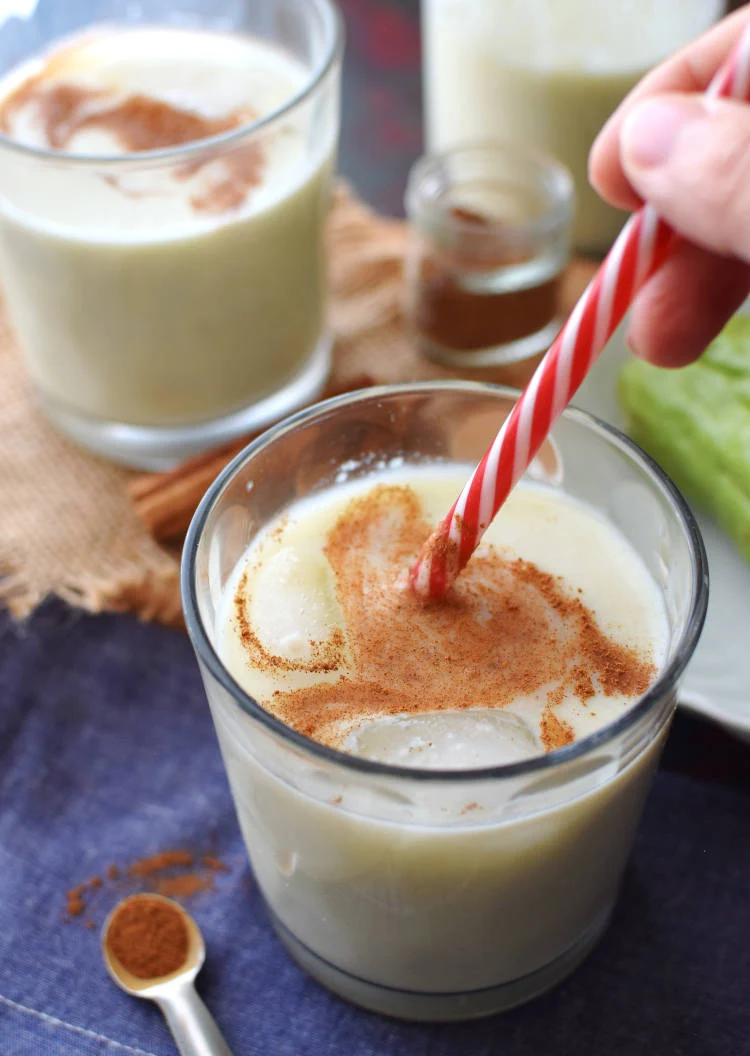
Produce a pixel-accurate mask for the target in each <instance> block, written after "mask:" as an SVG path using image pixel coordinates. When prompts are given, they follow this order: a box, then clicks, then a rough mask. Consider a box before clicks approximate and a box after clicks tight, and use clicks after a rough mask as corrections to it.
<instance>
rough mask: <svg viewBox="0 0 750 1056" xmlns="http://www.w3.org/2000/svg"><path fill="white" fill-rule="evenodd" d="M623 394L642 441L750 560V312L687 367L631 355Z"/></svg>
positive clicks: (631, 422)
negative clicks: (660, 364) (668, 366)
mask: <svg viewBox="0 0 750 1056" xmlns="http://www.w3.org/2000/svg"><path fill="white" fill-rule="evenodd" d="M619 397H620V403H621V405H622V408H623V411H624V412H625V418H626V422H627V429H628V432H629V433H630V435H631V436H632V437H633V439H634V440H635V441H636V443H638V444H640V445H641V447H643V448H644V449H645V450H646V451H648V453H649V454H650V455H652V457H653V458H655V459H656V461H657V462H659V463H660V465H661V466H663V467H664V469H665V470H666V471H667V473H669V475H670V476H671V477H672V479H673V480H674V481H675V483H676V484H677V486H678V487H679V488H681V489H682V490H683V491H684V492H685V494H686V495H687V496H688V497H689V498H691V499H693V500H694V501H695V502H696V503H697V504H699V505H701V506H703V507H704V508H705V509H706V510H708V511H709V512H711V513H712V514H713V515H714V517H715V518H716V520H717V521H718V522H719V524H720V525H721V526H722V528H723V529H724V530H725V531H726V532H727V533H728V534H729V535H730V536H731V537H732V539H733V540H734V541H735V543H736V544H737V546H738V547H739V548H740V550H741V551H742V554H743V555H744V557H745V558H746V559H747V560H748V561H750V317H746V316H735V318H734V319H732V320H731V321H730V323H729V324H728V325H727V326H726V327H725V329H724V330H723V331H722V333H721V334H720V335H719V337H717V338H716V340H715V341H714V342H713V343H712V344H711V345H709V347H708V349H707V350H706V352H705V353H704V354H703V356H701V358H700V359H699V360H698V361H697V362H696V363H693V364H691V366H689V367H684V368H682V369H681V370H663V369H661V368H659V367H652V366H650V364H648V363H644V362H643V361H642V360H638V359H633V360H631V361H630V362H628V363H627V365H626V366H625V368H624V370H623V371H622V373H621V375H620V382H619Z"/></svg>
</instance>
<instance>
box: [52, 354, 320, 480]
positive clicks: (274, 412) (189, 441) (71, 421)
mask: <svg viewBox="0 0 750 1056" xmlns="http://www.w3.org/2000/svg"><path fill="white" fill-rule="evenodd" d="M331 346H332V340H331V337H330V335H329V334H324V335H323V337H322V338H321V340H320V341H319V342H318V345H317V347H316V349H315V351H314V353H313V355H312V356H311V357H310V360H309V362H308V363H307V364H306V365H305V368H304V370H302V372H301V373H300V374H298V375H297V376H296V377H294V378H293V379H292V380H291V381H290V382H289V383H288V384H287V385H285V386H284V388H283V389H280V390H278V391H276V392H274V393H273V394H272V395H271V396H267V397H265V399H262V400H259V401H258V402H257V403H254V404H252V405H251V406H249V407H243V408H242V410H240V411H235V412H234V413H233V414H229V415H227V416H226V417H224V418H218V419H213V420H211V421H208V422H197V423H195V424H194V425H172V426H163V427H162V426H160V427H152V426H141V425H125V424H121V423H118V422H107V421H103V420H101V419H96V418H87V417H84V416H83V415H80V414H78V413H76V412H74V411H70V410H69V409H68V408H65V407H62V406H61V405H60V404H58V403H55V402H54V401H52V400H49V399H47V398H46V397H45V396H44V394H43V393H42V394H41V396H40V400H41V407H42V410H43V412H44V414H45V415H46V416H47V418H49V419H50V421H51V422H52V424H53V425H55V426H56V427H57V428H58V429H59V430H60V432H61V433H64V434H65V435H66V436H68V437H69V438H70V439H71V440H73V441H74V442H75V443H76V444H78V445H79V447H83V448H86V449H87V450H88V451H91V452H93V453H94V454H95V455H101V456H102V457H104V458H107V459H109V460H110V461H111V462H118V463H120V464H121V465H124V466H129V467H130V468H132V469H146V470H153V471H157V472H158V471H163V470H168V469H172V468H173V467H174V466H176V465H178V464H179V463H180V462H183V461H184V460H185V459H186V458H190V457H191V456H192V455H197V454H199V453H200V452H201V451H206V450H209V449H210V448H213V447H219V446H220V445H221V444H224V443H227V442H228V441H229V440H233V439H234V438H235V437H238V436H242V435H243V433H250V432H254V431H258V430H261V429H265V427H266V426H268V425H271V423H272V422H276V421H278V420H279V419H281V418H285V417H286V415H288V414H291V413H292V412H293V411H297V410H299V409H300V408H301V407H304V406H305V405H307V404H309V403H312V402H313V401H314V400H315V399H316V398H317V397H318V396H319V395H320V394H321V392H322V389H323V386H324V385H325V382H326V378H327V377H328V373H329V370H330V365H331Z"/></svg>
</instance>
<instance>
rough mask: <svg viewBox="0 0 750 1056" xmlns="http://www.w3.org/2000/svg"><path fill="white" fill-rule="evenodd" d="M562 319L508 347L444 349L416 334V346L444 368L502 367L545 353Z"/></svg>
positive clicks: (511, 343)
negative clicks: (417, 342)
mask: <svg viewBox="0 0 750 1056" xmlns="http://www.w3.org/2000/svg"><path fill="white" fill-rule="evenodd" d="M562 323H563V320H562V319H560V318H557V319H553V320H552V322H551V323H547V325H546V326H543V327H542V329H541V330H537V332H536V333H535V334H529V335H528V336H527V337H521V338H519V339H518V341H511V342H509V343H508V344H507V345H495V346H493V347H492V348H478V349H472V350H471V351H468V350H462V349H457V348H447V347H446V346H445V345H440V344H438V343H437V342H435V341H432V340H430V338H428V337H426V336H425V335H424V334H420V335H419V346H420V349H421V351H422V352H423V353H424V355H425V356H427V358H428V359H431V360H433V362H435V363H440V364H441V366H444V367H504V366H508V365H509V364H511V363H519V362H520V361H521V360H524V359H530V358H531V357H532V356H537V355H539V353H540V352H546V350H547V349H548V348H549V346H550V345H551V344H552V342H553V341H554V340H555V338H556V337H557V335H558V333H559V332H560V328H561V326H562Z"/></svg>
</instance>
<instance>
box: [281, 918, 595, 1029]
mask: <svg viewBox="0 0 750 1056" xmlns="http://www.w3.org/2000/svg"><path fill="white" fill-rule="evenodd" d="M612 908H613V907H612V906H609V907H608V909H607V911H606V913H604V914H602V915H601V916H600V917H599V918H598V919H597V920H596V921H595V922H594V923H593V924H592V925H591V927H589V928H588V930H587V931H586V932H585V934H584V935H583V936H582V937H581V938H580V939H579V940H578V942H577V943H576V944H575V945H574V946H572V947H571V948H570V949H569V950H566V952H565V953H564V954H562V956H560V957H557V958H556V959H555V960H554V961H551V962H550V963H549V964H546V965H544V966H543V967H542V968H538V969H537V970H536V971H535V972H530V973H529V974H528V975H525V976H523V977H522V978H520V979H512V980H511V981H510V982H507V983H501V984H499V985H498V986H491V987H486V988H483V989H481V990H468V991H465V992H463V993H446V994H444V993H420V992H419V991H414V990H399V989H396V988H393V987H389V986H382V985H380V984H379V983H371V982H368V981H367V980H366V979H360V978H359V977H358V976H355V975H350V974H349V972H344V971H342V970H341V969H340V968H337V967H336V966H335V965H333V964H330V962H328V961H326V960H324V959H323V958H322V957H319V956H318V954H316V953H313V951H312V950H311V949H309V947H307V946H305V945H304V944H303V943H301V942H300V941H299V939H297V938H296V937H295V936H294V935H292V933H291V932H290V931H289V929H288V928H287V927H286V926H285V925H284V924H282V923H281V921H280V920H279V919H278V917H276V916H275V915H274V914H273V913H271V921H272V923H273V926H274V929H275V930H276V934H277V935H278V936H279V938H280V939H281V942H282V943H283V945H284V946H285V947H286V949H287V951H288V952H289V953H290V954H291V956H292V958H293V959H294V960H295V961H296V962H297V964H299V965H300V967H301V968H304V970H305V971H306V972H307V973H308V974H309V975H311V976H312V977H313V979H315V980H316V981H317V982H319V983H322V984H323V986H325V987H327V988H328V989H329V990H332V991H333V992H334V993H335V994H338V996H339V997H343V998H346V1000H347V1001H351V1002H353V1003H354V1004H355V1005H360V1006H361V1007H362V1008H366V1009H368V1010H369V1011H370V1012H379V1013H381V1014H382V1015H386V1016H393V1017H395V1018H396V1019H409V1020H417V1021H422V1022H431V1023H448V1022H456V1021H459V1020H464V1019H480V1018H481V1017H483V1016H491V1015H494V1014H495V1013H497V1012H507V1011H508V1010H509V1009H511V1008H515V1007H516V1005H523V1004H525V1003H526V1002H527V1001H531V1000H532V999H533V998H535V997H539V995H540V994H543V993H544V992H545V991H546V990H550V989H551V988H552V987H553V986H556V985H557V983H559V982H561V981H562V980H563V979H564V978H565V977H566V976H567V975H569V974H570V973H571V972H572V971H573V969H574V968H577V967H578V965H579V964H580V963H581V962H582V961H583V960H585V958H586V957H587V956H588V955H589V953H590V952H591V950H592V949H593V948H594V946H595V945H596V944H597V942H598V941H599V939H600V938H601V937H602V935H603V933H604V932H605V930H606V928H607V925H608V924H609V921H610V917H611V915H612ZM269 912H270V911H269Z"/></svg>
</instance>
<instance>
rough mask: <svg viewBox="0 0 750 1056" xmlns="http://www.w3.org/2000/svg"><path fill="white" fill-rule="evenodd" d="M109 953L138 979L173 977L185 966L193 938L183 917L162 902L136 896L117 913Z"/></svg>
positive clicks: (108, 942) (108, 938)
mask: <svg viewBox="0 0 750 1056" xmlns="http://www.w3.org/2000/svg"><path fill="white" fill-rule="evenodd" d="M106 945H107V950H108V952H109V953H110V954H111V955H112V956H113V957H114V958H115V960H117V961H118V962H119V963H120V964H121V965H122V967H123V968H124V969H125V971H127V972H130V974H131V975H134V976H135V977H136V978H137V979H158V978H160V977H162V976H165V975H171V974H172V972H176V971H177V970H178V968H181V967H182V965H183V964H184V963H185V961H186V959H187V956H188V952H189V949H190V936H189V934H188V930H187V925H186V924H185V921H184V918H183V916H182V913H181V912H180V911H179V909H177V908H176V907H175V906H172V905H170V904H169V903H168V902H163V901H162V900H161V899H159V898H153V897H149V896H148V895H135V896H134V897H132V898H128V899H126V900H125V901H124V902H122V903H120V905H119V906H118V907H117V908H116V909H115V911H114V914H113V916H112V920H111V921H110V925H109V928H108V929H107V935H106Z"/></svg>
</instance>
